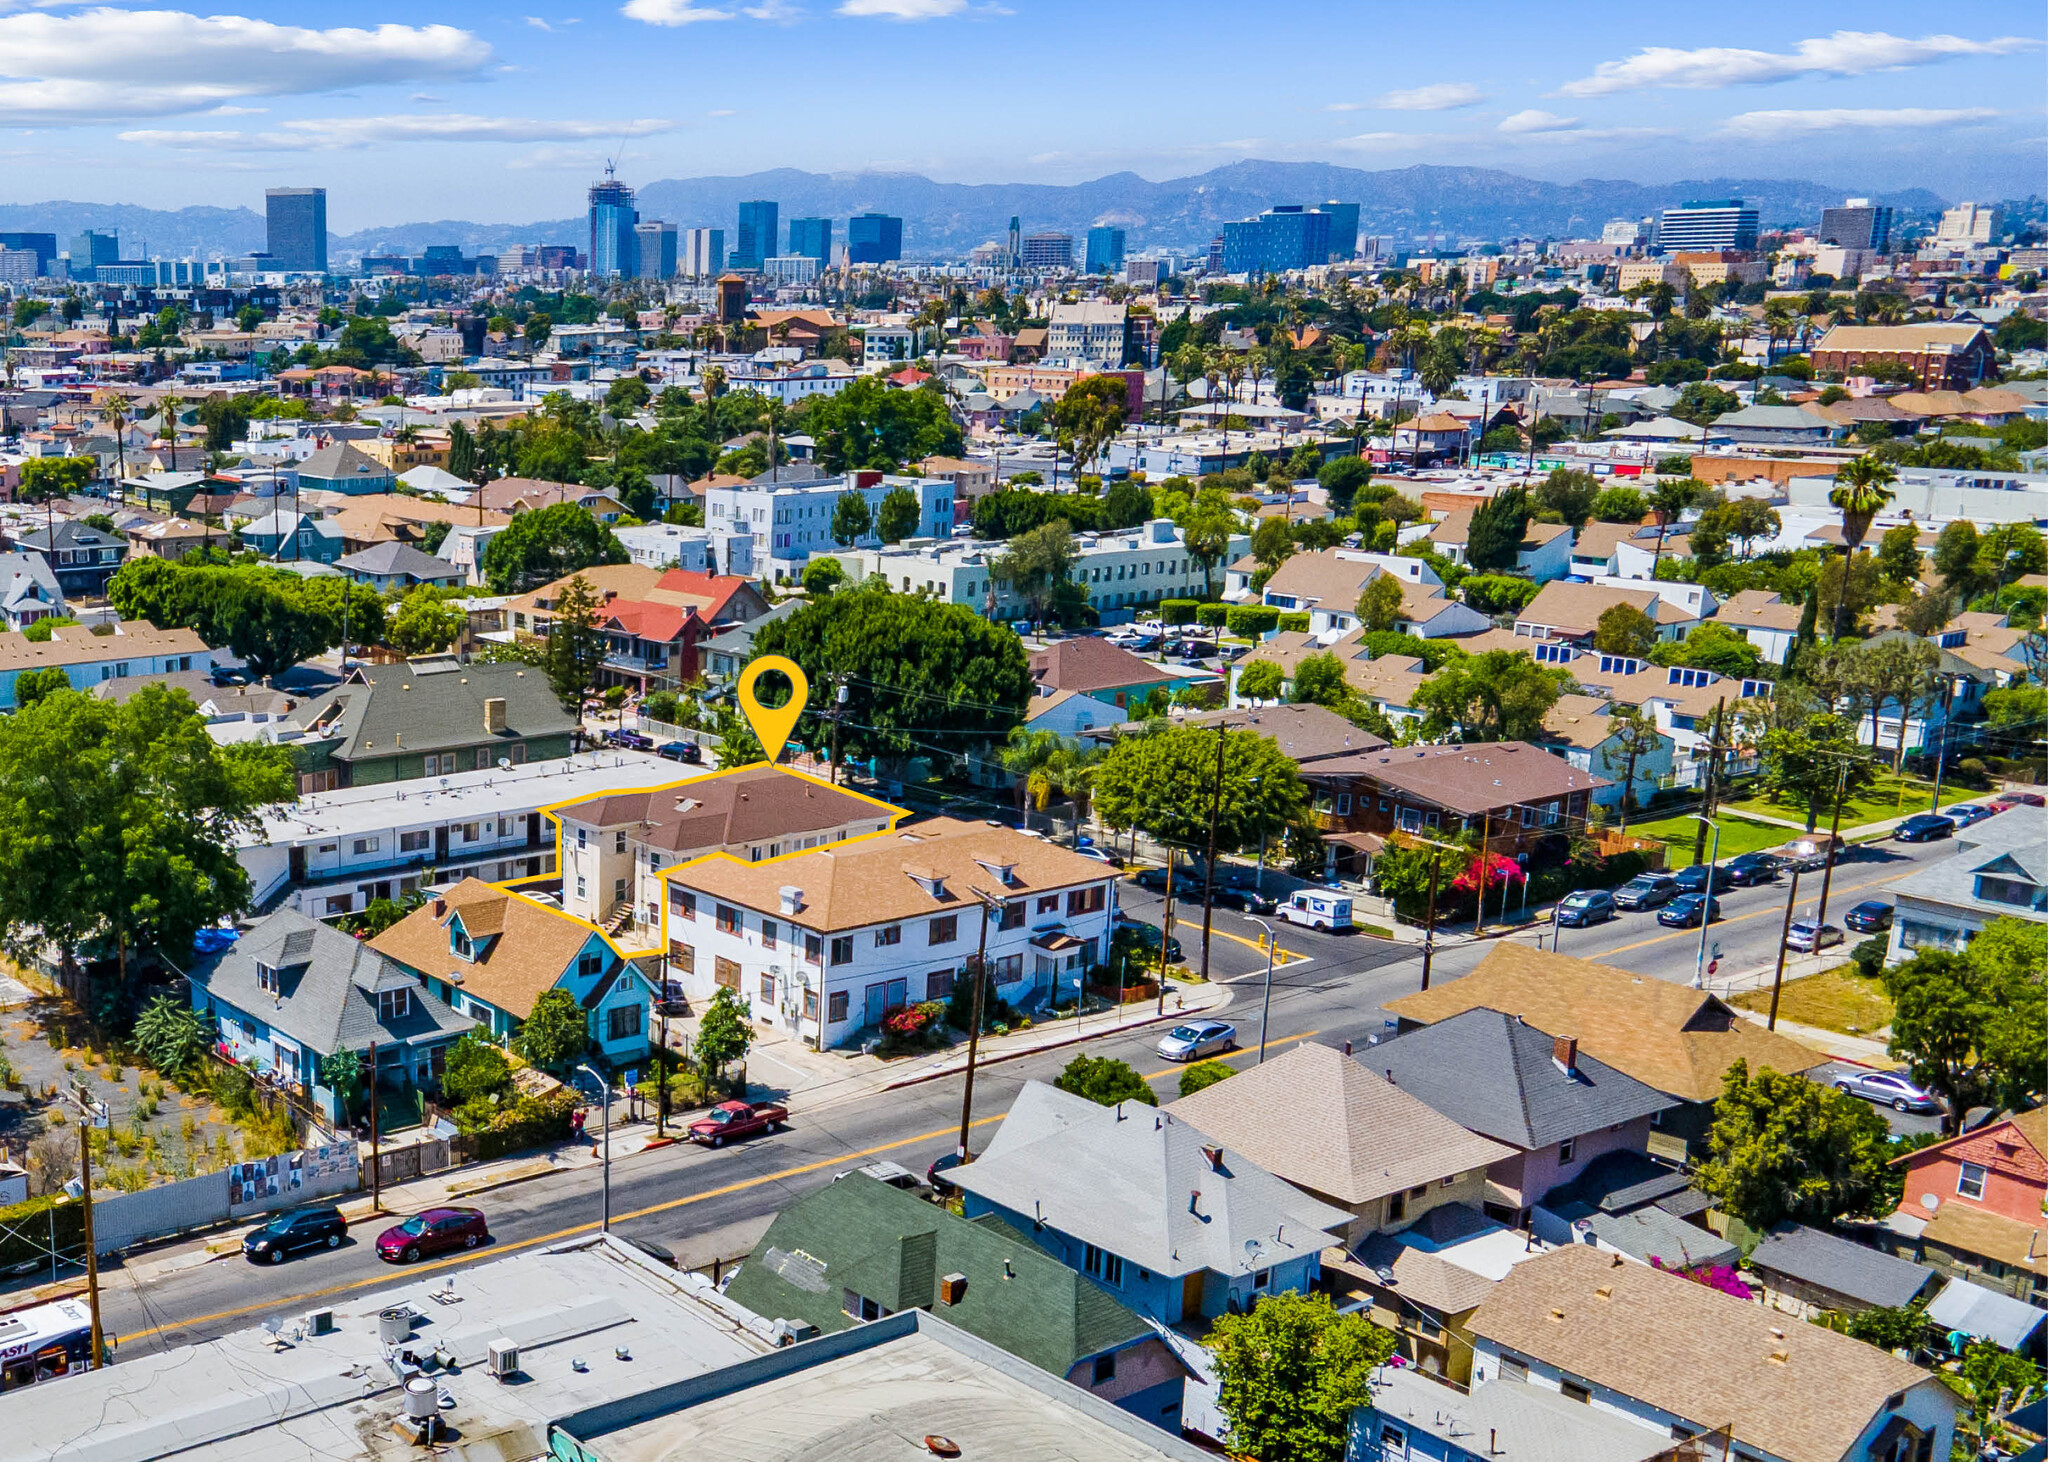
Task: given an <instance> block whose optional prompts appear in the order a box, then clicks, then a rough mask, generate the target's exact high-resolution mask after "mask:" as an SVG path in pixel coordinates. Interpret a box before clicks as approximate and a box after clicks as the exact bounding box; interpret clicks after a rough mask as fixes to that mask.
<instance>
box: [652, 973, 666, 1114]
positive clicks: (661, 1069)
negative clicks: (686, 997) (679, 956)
mask: <svg viewBox="0 0 2048 1462" xmlns="http://www.w3.org/2000/svg"><path fill="white" fill-rule="evenodd" d="M662 983H663V985H664V986H666V985H667V983H668V982H667V981H666V980H664V981H663V982H662ZM661 993H662V999H663V1003H664V1004H666V1003H667V997H668V991H667V990H666V989H665V988H664V989H663V990H662V992H661ZM657 1019H659V1020H660V1022H661V1045H660V1047H659V1048H658V1050H657V1051H656V1054H655V1057H654V1082H655V1094H654V1135H655V1136H656V1137H666V1136H668V1012H667V1011H666V1010H664V1011H661V1012H659V1014H658V1015H657Z"/></svg>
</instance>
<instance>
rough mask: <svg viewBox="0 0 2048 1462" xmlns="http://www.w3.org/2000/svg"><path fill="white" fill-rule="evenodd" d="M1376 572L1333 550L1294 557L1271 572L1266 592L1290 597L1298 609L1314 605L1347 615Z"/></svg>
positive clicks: (1368, 565)
mask: <svg viewBox="0 0 2048 1462" xmlns="http://www.w3.org/2000/svg"><path fill="white" fill-rule="evenodd" d="M1379 572H1380V568H1379V565H1378V564H1370V563H1360V562H1358V561H1357V560H1356V559H1344V558H1339V557H1338V556H1337V550H1336V549H1334V548H1326V549H1323V550H1321V551H1320V552H1317V553H1297V554H1295V555H1294V556H1293V557H1292V558H1290V559H1288V560H1287V562H1285V563H1283V564H1281V565H1280V567H1279V568H1277V569H1275V570H1274V571H1273V577H1272V578H1270V579H1268V580H1266V592H1267V593H1268V594H1285V595H1291V596H1293V598H1294V599H1295V600H1296V604H1297V607H1298V608H1301V609H1307V608H1308V607H1310V606H1311V605H1314V606H1316V607H1317V608H1321V609H1330V610H1339V611H1341V612H1343V613H1346V614H1348V613H1350V612H1351V609H1352V607H1353V606H1354V605H1356V604H1357V603H1358V595H1359V591H1360V590H1362V589H1363V588H1365V585H1366V581H1367V580H1368V579H1370V578H1371V577H1372V576H1373V575H1374V574H1376V573H1379Z"/></svg>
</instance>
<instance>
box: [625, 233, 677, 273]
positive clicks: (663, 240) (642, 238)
mask: <svg viewBox="0 0 2048 1462" xmlns="http://www.w3.org/2000/svg"><path fill="white" fill-rule="evenodd" d="M633 250H634V253H635V254H637V255H638V260H637V262H638V264H639V266H640V267H639V269H638V270H637V271H636V272H637V273H638V275H639V277H640V278H642V279H673V278H675V277H676V226H675V225H674V224H672V223H667V222H664V221H663V220H661V219H658V218H650V219H648V220H647V221H646V222H645V223H636V224H634V225H633Z"/></svg>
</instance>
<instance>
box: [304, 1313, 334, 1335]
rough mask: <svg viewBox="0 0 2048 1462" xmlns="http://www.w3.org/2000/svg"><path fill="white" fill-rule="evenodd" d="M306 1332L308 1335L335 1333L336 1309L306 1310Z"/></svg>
mask: <svg viewBox="0 0 2048 1462" xmlns="http://www.w3.org/2000/svg"><path fill="white" fill-rule="evenodd" d="M306 1333H307V1334H308V1335H332V1334H333V1333H334V1311H333V1310H331V1309H319V1310H308V1311H306Z"/></svg>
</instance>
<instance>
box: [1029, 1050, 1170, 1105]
mask: <svg viewBox="0 0 2048 1462" xmlns="http://www.w3.org/2000/svg"><path fill="white" fill-rule="evenodd" d="M1052 1084H1053V1085H1054V1086H1056V1087H1058V1088H1059V1089H1060V1090H1061V1091H1067V1092H1072V1093H1073V1094H1074V1095H1075V1096H1079V1097H1086V1098H1088V1100H1089V1101H1091V1102H1097V1103H1100V1104H1101V1105H1102V1106H1105V1107H1113V1106H1115V1105H1116V1104H1117V1103H1118V1102H1138V1103H1140V1104H1141V1105H1143V1106H1148V1107H1156V1106H1158V1105H1159V1098H1158V1097H1157V1096H1155V1095H1153V1092H1152V1087H1151V1085H1150V1083H1148V1082H1147V1081H1146V1080H1145V1078H1144V1077H1142V1076H1140V1075H1139V1074H1138V1072H1137V1070H1136V1069H1135V1068H1134V1067H1133V1066H1132V1065H1131V1064H1130V1063H1129V1062H1128V1061H1119V1060H1117V1059H1116V1058H1115V1057H1113V1056H1076V1057H1075V1058H1074V1059H1073V1060H1071V1061H1069V1062H1068V1063H1067V1064H1066V1066H1065V1067H1063V1068H1062V1069H1061V1071H1060V1074H1059V1075H1058V1076H1056V1077H1055V1078H1053V1083H1052Z"/></svg>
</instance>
